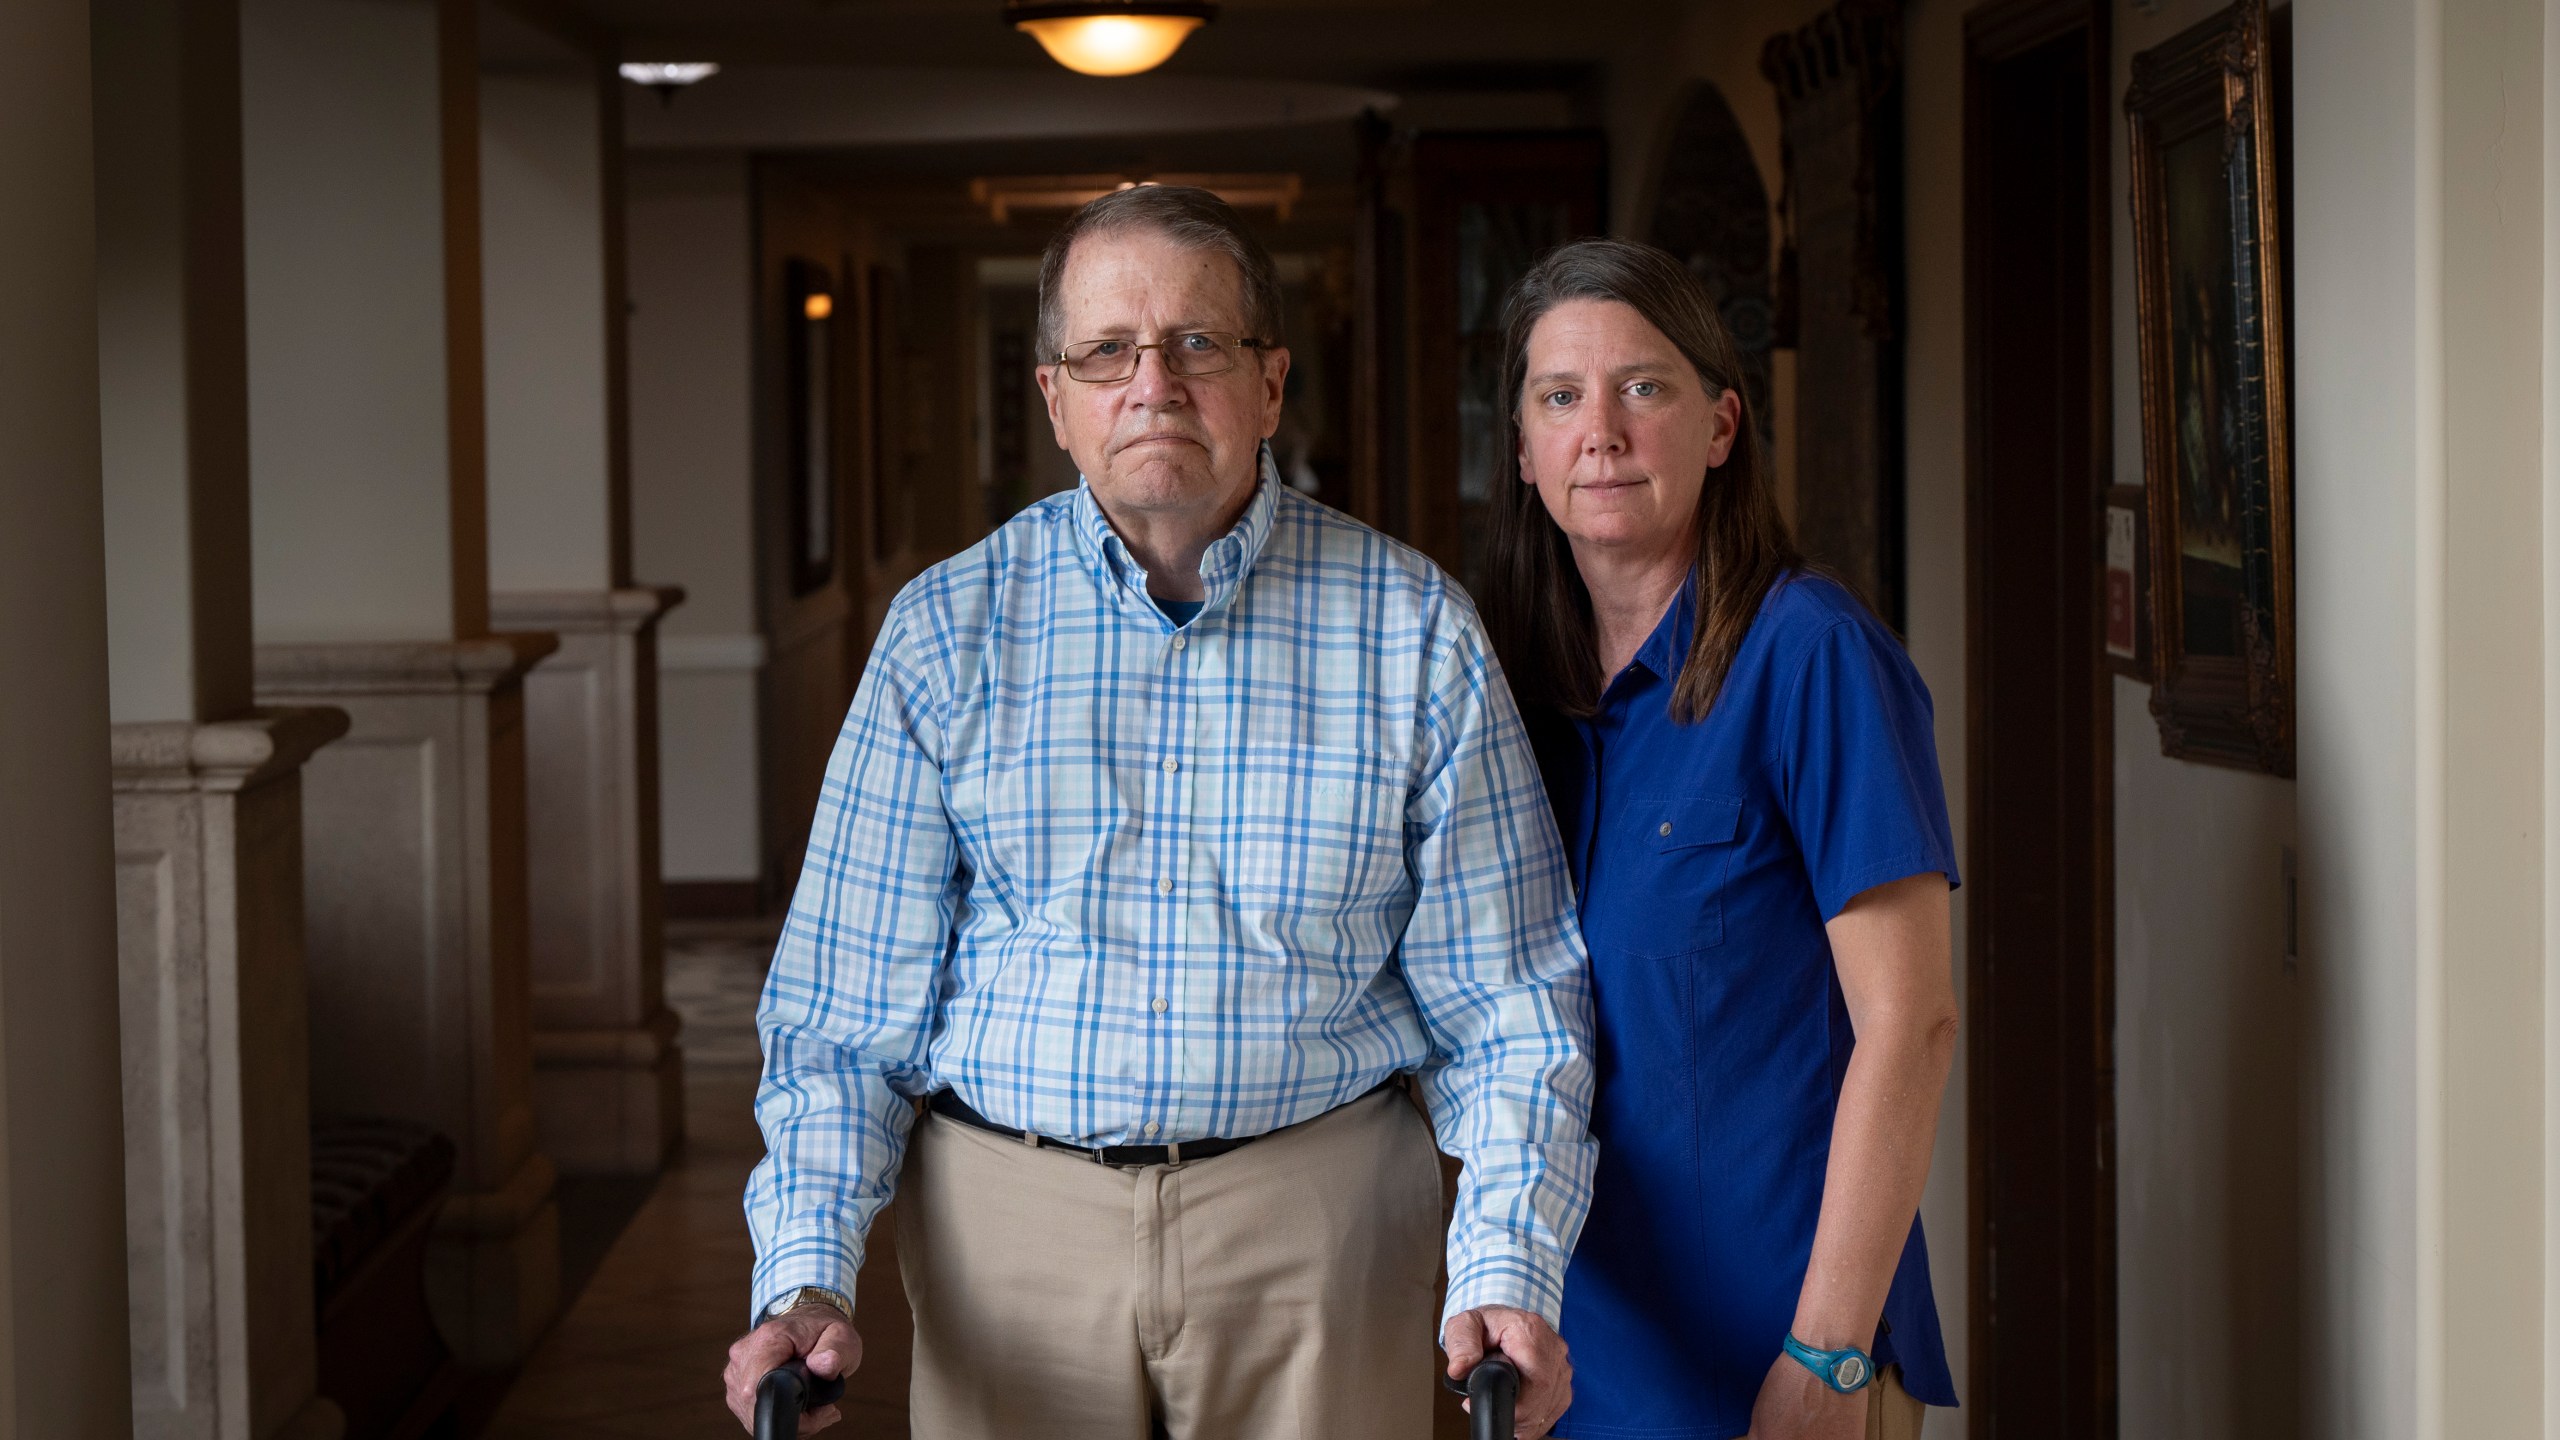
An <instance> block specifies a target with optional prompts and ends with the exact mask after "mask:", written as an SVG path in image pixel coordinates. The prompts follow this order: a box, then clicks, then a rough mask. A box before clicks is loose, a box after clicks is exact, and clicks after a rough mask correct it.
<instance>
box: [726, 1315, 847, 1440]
mask: <svg viewBox="0 0 2560 1440" xmlns="http://www.w3.org/2000/svg"><path fill="white" fill-rule="evenodd" d="M804 1355H805V1356H807V1357H808V1361H809V1373H810V1374H812V1375H815V1376H817V1377H818V1378H820V1379H822V1380H829V1379H833V1378H835V1377H836V1376H839V1375H850V1374H852V1373H853V1372H854V1371H855V1370H857V1369H859V1368H861V1365H862V1337H861V1336H860V1335H857V1334H855V1333H854V1331H853V1321H852V1320H851V1319H850V1318H848V1317H847V1316H846V1315H845V1314H844V1313H843V1312H842V1311H840V1310H838V1309H836V1308H835V1307H834V1306H832V1305H804V1306H802V1307H801V1308H799V1309H797V1310H793V1311H791V1312H789V1313H788V1314H783V1315H776V1316H774V1317H773V1318H772V1319H770V1320H767V1321H766V1322H764V1323H763V1324H761V1325H759V1326H757V1327H756V1328H755V1329H753V1330H750V1331H748V1332H747V1333H746V1334H745V1335H743V1336H741V1337H740V1338H739V1340H738V1343H737V1344H735V1345H732V1346H730V1347H729V1368H728V1369H727V1370H726V1371H725V1372H723V1373H722V1375H721V1377H720V1379H721V1384H722V1385H723V1386H724V1387H726V1389H727V1391H728V1400H729V1413H730V1414H732V1415H735V1416H737V1417H738V1423H739V1424H740V1425H742V1426H744V1427H746V1428H747V1429H748V1430H749V1431H750V1432H752V1431H753V1430H754V1429H755V1428H756V1386H757V1385H759V1384H761V1383H763V1381H764V1377H765V1376H766V1375H767V1374H768V1373H770V1372H771V1371H773V1370H774V1369H776V1368H777V1367H779V1366H780V1365H782V1363H783V1362H784V1361H787V1360H796V1359H799V1358H800V1357H802V1356H804ZM842 1418H844V1416H843V1412H841V1411H839V1410H838V1409H837V1408H836V1407H835V1406H833V1405H826V1406H821V1407H820V1408H818V1409H816V1410H812V1411H809V1412H808V1413H806V1414H804V1415H802V1416H801V1417H800V1433H801V1434H803V1435H813V1434H816V1433H817V1432H818V1431H820V1430H824V1429H826V1428H827V1427H828V1426H830V1425H833V1424H834V1423H836V1421H838V1420H840V1419H842Z"/></svg>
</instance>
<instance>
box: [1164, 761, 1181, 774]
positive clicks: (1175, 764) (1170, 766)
mask: <svg viewBox="0 0 2560 1440" xmlns="http://www.w3.org/2000/svg"><path fill="white" fill-rule="evenodd" d="M1181 768H1182V762H1181V761H1179V760H1167V761H1166V762H1164V773H1166V774H1167V775H1170V774H1172V773H1173V772H1174V771H1176V770H1179V769H1181Z"/></svg>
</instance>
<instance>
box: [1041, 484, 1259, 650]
mask: <svg viewBox="0 0 2560 1440" xmlns="http://www.w3.org/2000/svg"><path fill="white" fill-rule="evenodd" d="M1260 458H1261V466H1260V469H1261V474H1260V475H1259V476H1258V477H1257V478H1256V479H1255V481H1254V487H1253V499H1251V500H1250V501H1247V502H1246V504H1245V507H1244V514H1243V515H1242V516H1241V517H1239V518H1238V519H1237V521H1236V523H1235V528H1234V529H1232V530H1229V531H1228V532H1227V533H1226V534H1224V535H1221V536H1219V537H1218V538H1217V539H1215V540H1213V541H1211V542H1209V548H1208V549H1207V550H1206V551H1204V552H1203V553H1202V554H1201V556H1200V583H1201V585H1202V587H1203V588H1204V589H1205V590H1206V591H1207V595H1206V597H1205V599H1204V600H1203V602H1202V604H1201V606H1200V613H1201V614H1203V615H1206V614H1209V613H1210V612H1211V611H1214V610H1216V609H1218V608H1219V607H1220V606H1222V605H1224V604H1226V602H1227V601H1228V600H1230V599H1232V598H1234V596H1235V593H1236V590H1237V589H1238V588H1239V587H1240V586H1242V585H1243V584H1244V581H1245V577H1246V576H1247V575H1249V574H1251V573H1252V572H1253V562H1254V561H1255V560H1257V559H1259V558H1260V557H1261V555H1262V547H1263V544H1264V542H1265V541H1267V540H1269V539H1270V538H1271V525H1272V519H1273V516H1274V512H1275V511H1277V509H1278V508H1279V496H1278V492H1279V489H1280V467H1279V465H1278V463H1277V462H1275V461H1274V460H1273V459H1272V458H1271V447H1270V446H1268V445H1265V446H1263V447H1262V453H1261V457H1260ZM1077 478H1078V481H1079V483H1078V485H1077V486H1076V498H1075V502H1074V507H1075V515H1076V536H1077V548H1078V549H1079V550H1081V551H1083V552H1084V553H1085V558H1086V561H1087V563H1088V564H1089V565H1090V566H1091V567H1092V569H1093V571H1094V576H1095V578H1096V579H1098V580H1100V581H1101V582H1102V584H1103V585H1104V586H1105V587H1106V588H1109V589H1116V590H1118V591H1120V592H1121V593H1123V594H1125V595H1130V596H1134V597H1135V598H1136V599H1137V600H1138V601H1139V602H1140V603H1142V604H1144V605H1145V606H1146V607H1147V608H1148V609H1149V610H1150V611H1153V610H1154V609H1155V601H1154V600H1153V599H1152V598H1151V597H1149V596H1148V594H1147V572H1146V571H1145V570H1144V569H1142V568H1140V566H1139V564H1138V562H1137V559H1136V557H1135V556H1132V555H1131V554H1130V553H1129V545H1128V542H1127V541H1124V540H1122V539H1121V538H1120V532H1119V531H1117V530H1114V529H1112V528H1111V517H1110V516H1108V515H1105V514H1103V513H1102V504H1101V502H1100V501H1098V500H1096V499H1094V498H1093V486H1092V484H1091V483H1090V482H1088V481H1084V480H1083V477H1081V476H1079V477H1077Z"/></svg>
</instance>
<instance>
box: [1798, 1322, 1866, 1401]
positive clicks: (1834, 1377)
mask: <svg viewBox="0 0 2560 1440" xmlns="http://www.w3.org/2000/svg"><path fill="white" fill-rule="evenodd" d="M1787 1358H1789V1359H1791V1360H1793V1361H1795V1362H1796V1363H1797V1364H1799V1365H1802V1366H1803V1367H1804V1368H1806V1369H1807V1370H1810V1371H1812V1372H1813V1374H1814V1378H1815V1379H1817V1380H1820V1381H1821V1382H1822V1383H1823V1384H1825V1385H1828V1386H1830V1387H1831V1388H1832V1389H1834V1390H1836V1391H1838V1392H1840V1393H1841V1394H1843V1395H1855V1394H1857V1393H1858V1392H1859V1391H1861V1390H1864V1389H1866V1388H1867V1382H1868V1381H1870V1380H1873V1379H1874V1378H1876V1362H1875V1361H1874V1360H1873V1359H1872V1358H1870V1357H1869V1356H1868V1354H1867V1352H1866V1351H1864V1350H1861V1349H1859V1348H1858V1347H1857V1346H1855V1345H1843V1346H1841V1347H1840V1348H1839V1349H1837V1350H1816V1349H1814V1348H1813V1347H1812V1346H1810V1345H1807V1344H1806V1343H1804V1342H1803V1341H1801V1340H1799V1339H1797V1338H1796V1337H1795V1336H1794V1334H1793V1333H1790V1334H1789V1335H1788V1336H1787Z"/></svg>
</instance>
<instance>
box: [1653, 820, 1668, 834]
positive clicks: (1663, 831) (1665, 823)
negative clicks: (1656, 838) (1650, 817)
mask: <svg viewBox="0 0 2560 1440" xmlns="http://www.w3.org/2000/svg"><path fill="white" fill-rule="evenodd" d="M1654 833H1655V834H1657V835H1668V834H1670V833H1671V822H1670V821H1668V820H1665V821H1663V822H1662V828H1661V829H1660V830H1657V831H1655V832H1654Z"/></svg>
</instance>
